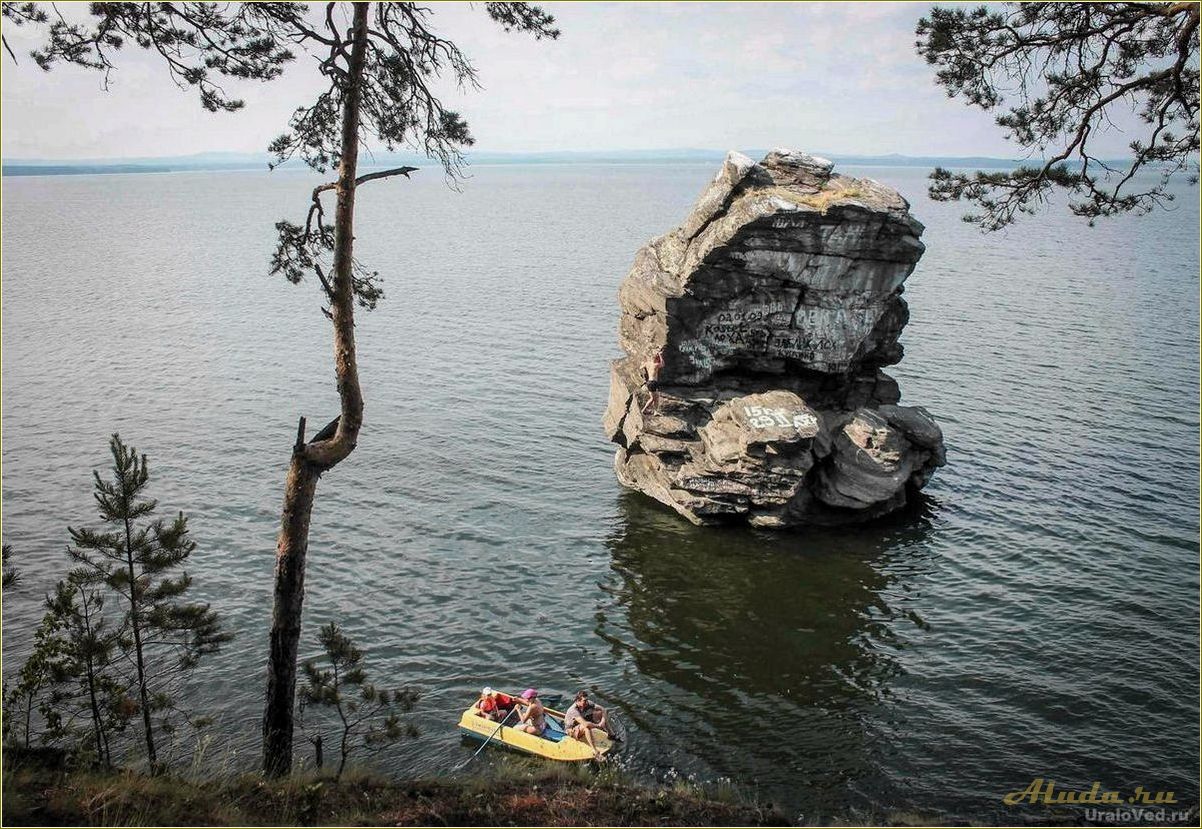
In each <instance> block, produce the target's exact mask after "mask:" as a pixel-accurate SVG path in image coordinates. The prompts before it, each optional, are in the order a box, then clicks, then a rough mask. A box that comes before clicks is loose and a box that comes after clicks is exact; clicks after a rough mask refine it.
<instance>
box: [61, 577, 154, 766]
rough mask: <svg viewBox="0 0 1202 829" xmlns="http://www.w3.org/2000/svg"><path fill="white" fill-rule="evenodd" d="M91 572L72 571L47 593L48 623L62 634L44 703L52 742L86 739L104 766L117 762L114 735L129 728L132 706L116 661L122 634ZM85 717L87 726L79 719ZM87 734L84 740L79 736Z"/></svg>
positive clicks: (86, 745)
mask: <svg viewBox="0 0 1202 829" xmlns="http://www.w3.org/2000/svg"><path fill="white" fill-rule="evenodd" d="M89 575H90V574H89V573H87V572H86V571H84V570H83V569H78V570H75V571H72V572H71V573H70V574H69V575H68V576H67V578H65V579H63V580H62V581H60V582H59V583H58V584H57V585H56V586H55V591H54V594H53V595H51V596H47V597H46V609H47V614H46V619H45V621H44V624H46V625H47V626H48V628H50V629H51V630H53V631H54V633H55V634H56V636H55V638H56V642H55V646H54V648H53V656H52V657H51V658H50V659H49V660H48V665H49V676H48V679H49V683H50V688H51V691H50V694H49V695H48V696H47V697H46V699H45V700H44V702H43V706H42V715H43V717H44V719H45V722H46V731H47V734H48V735H49V737H48V738H49V739H50V740H52V741H53V740H56V739H59V738H66V739H68V740H74V741H76V742H82V744H83V745H84V746H85V747H86V749H87V752H88V753H93V755H94V757H95V761H96V763H97V764H98V765H100V766H103V767H105V768H109V767H111V766H112V762H113V760H112V747H111V741H110V737H111V735H112V734H113V733H114V732H116V731H119V730H121V729H123V728H124V727H125V724H126V722H127V720H128V719H129V715H130V714H131V713H132V710H133V709H132V708H131V706H130V705H129V697H128V695H127V693H126V687H125V684H124V683H123V682H122V681H121V679H120V677H119V674H118V671H117V665H116V664H115V660H116V659H117V658H118V656H119V652H120V642H121V633H120V631H119V630H115V629H110V627H109V626H108V625H107V623H106V620H105V618H104V595H103V593H102V592H101V591H100V590H97V589H94V588H92V587H89V584H88V583H89ZM81 720H82V721H84V722H86V723H87V725H86V726H85V727H83V728H81V727H80V726H79V725H77V723H78V722H79V721H81ZM79 738H82V739H79Z"/></svg>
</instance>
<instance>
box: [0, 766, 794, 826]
mask: <svg viewBox="0 0 1202 829" xmlns="http://www.w3.org/2000/svg"><path fill="white" fill-rule="evenodd" d="M729 793H730V790H727V794H728V795H729ZM271 824H275V825H281V824H282V825H297V826H312V825H395V826H414V825H452V826H454V825H458V826H491V825H506V824H508V825H517V826H539V825H559V826H583V825H602V826H606V825H609V826H623V825H640V826H656V825H724V826H764V825H773V826H779V825H787V821H786V820H785V818H784V816H782V815H781V814H779V813H778V812H776V811H774V810H772V809H770V808H764V807H761V806H757V805H754V804H751V803H747V802H743V801H742V800H741V799H738V798H729V797H728V799H726V800H725V801H719V800H716V799H714V798H712V797H709V796H707V793H706V789H705V788H704V787H700V786H697V785H695V784H676V785H673V786H670V787H655V788H649V787H642V786H636V785H633V784H631V783H630V782H628V781H626V780H624V779H623V775H622V774H621V773H620V772H614V771H609V770H604V769H603V770H602V771H600V772H596V773H595V772H593V771H591V770H590V769H589V768H588V767H582V766H549V765H548V764H546V763H535V762H526V761H514V762H513V763H512V764H510V763H502V764H501V767H500V769H499V773H497V774H496V775H494V776H491V777H487V778H481V777H473V778H470V779H467V780H457V779H444V780H419V781H388V780H385V779H382V778H379V777H374V776H370V775H366V774H363V773H361V772H357V771H356V770H354V769H350V770H348V772H347V773H346V774H345V775H343V777H342V779H341V780H339V781H335V780H333V779H330V778H328V777H327V778H322V777H318V776H314V775H307V776H306V775H295V776H293V777H291V778H288V779H283V780H264V779H263V778H262V777H259V776H257V775H247V776H242V777H235V778H232V779H225V780H208V781H200V782H198V781H195V780H191V779H186V778H183V777H168V776H157V777H148V776H145V775H140V774H135V773H131V772H108V773H102V772H92V771H66V770H63V769H62V768H60V767H57V766H56V765H55V763H54V758H52V757H47V756H46V755H45V754H42V755H38V754H36V753H26V754H23V755H16V756H14V753H13V752H8V756H6V757H5V771H4V825H6V826H30V825H38V826H45V825H105V826H147V825H166V826H196V825H228V826H262V825H271Z"/></svg>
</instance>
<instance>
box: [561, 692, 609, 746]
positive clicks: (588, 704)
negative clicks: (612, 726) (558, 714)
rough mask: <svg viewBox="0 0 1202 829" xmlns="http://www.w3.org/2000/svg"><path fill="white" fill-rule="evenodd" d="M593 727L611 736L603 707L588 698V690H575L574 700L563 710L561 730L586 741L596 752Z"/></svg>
mask: <svg viewBox="0 0 1202 829" xmlns="http://www.w3.org/2000/svg"><path fill="white" fill-rule="evenodd" d="M594 728H596V729H600V730H601V731H604V732H605V733H606V734H608V735H609V736H611V737H612V736H613V734H612V733H611V732H610V730H609V718H608V716H607V715H606V713H605V709H604V708H602V707H601V706H600V705H596V704H594V703H593V702H592V701H591V700H590V699H589V698H588V691H577V692H576V699H575V701H574V702H573V703H572V705H571V706H570V707H569V708H568V710H567V711H565V712H564V715H563V730H564V731H565V732H566V733H567V735H568V736H569V737H574V738H576V739H577V740H583V741H584V742H586V743H588V747H589V748H591V749H592V750H593V751H594V752H596V751H597V745H596V743H595V742H594V741H593V729H594Z"/></svg>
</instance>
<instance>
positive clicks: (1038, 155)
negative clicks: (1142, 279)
mask: <svg viewBox="0 0 1202 829" xmlns="http://www.w3.org/2000/svg"><path fill="white" fill-rule="evenodd" d="M1199 8H1200V7H1199V4H1198V3H1196V2H1192V3H1088V2H1087V3H1004V4H993V5H990V6H980V7H978V8H963V7H959V8H943V7H935V8H932V9H931V11H930V14H929V16H927V17H924V18H923V19H922V20H920V21H919V22H918V29H917V34H918V41H917V43H916V44H915V45H916V46H917V47H918V52H919V54H921V55H922V56H923V57H924V58H926V60H927V63H929V64H930V65H931V66H932V67H934V68H935V80H936V81H937V82H938V83H939V85H940V86H942V87H943V88H944V89H946V90H947V94H948V96H949V97H955V98H960V99H962V100H963V101H964V102H965V103H966V104H968V105H970V106H974V107H978V108H980V109H982V110H984V111H986V112H999V114H998V115H997V116H996V122H997V124H998V126H999V127H1001V128H1002V129H1003V130H1004V131H1005V135H1006V138H1007V139H1008V140H1012V141H1014V142H1015V143H1016V144H1018V146H1019V147H1020V148H1021V150H1022V154H1023V157H1025V158H1033V159H1041V160H1039V161H1038V163H1034V164H1024V165H1022V166H1020V167H1018V168H1016V169H1014V170H1006V171H998V172H989V171H981V170H979V171H977V172H975V173H960V172H954V171H951V170H946V169H944V168H942V167H940V168H937V169H936V170H935V171H934V172H932V173H931V186H930V195H931V198H933V199H935V200H936V201H959V200H963V201H967V202H969V203H971V204H972V205H973V206H974V207H975V208H976V209H977V211H978V212H975V213H970V214H968V215H966V216H965V217H964V220H965V221H968V222H973V223H976V224H977V225H978V226H979V227H981V228H982V229H983V230H997V229H999V228H1002V227H1005V226H1006V225H1008V224H1010V223H1012V222H1013V221H1014V220H1015V219H1017V218H1019V216H1020V214H1024V213H1027V214H1029V213H1034V212H1035V210H1036V208H1038V207H1039V206H1040V205H1042V204H1044V203H1045V202H1046V201H1047V200H1048V197H1049V195H1050V194H1051V192H1052V191H1053V190H1055V189H1061V190H1066V191H1068V193H1069V194H1071V196H1072V200H1071V201H1070V203H1069V209H1070V210H1071V211H1072V212H1073V213H1074V214H1076V215H1078V216H1083V217H1085V218H1087V219H1089V221H1090V222H1091V223H1092V222H1093V221H1094V220H1095V219H1097V218H1099V217H1102V216H1115V215H1118V214H1121V213H1135V214H1137V215H1142V214H1144V213H1147V212H1148V211H1150V210H1153V209H1156V208H1162V207H1165V206H1166V205H1167V204H1168V203H1169V202H1171V201H1172V200H1173V194H1172V193H1171V192H1169V182H1170V181H1171V180H1172V179H1173V177H1174V176H1180V177H1183V178H1185V180H1186V181H1187V182H1189V183H1190V184H1196V183H1197V181H1198V147H1199V143H1198V135H1199V133H1198V129H1199V123H1198V26H1199V22H1198V21H1199ZM1121 113H1134V114H1135V115H1136V116H1137V117H1138V119H1139V123H1138V124H1137V125H1136V128H1135V129H1134V130H1132V136H1131V138H1132V140H1131V142H1130V144H1129V145H1128V149H1129V151H1130V153H1129V156H1128V158H1127V160H1126V161H1125V163H1124V164H1122V165H1118V166H1116V165H1114V164H1113V163H1112V162H1111V161H1108V160H1106V159H1103V158H1100V157H1099V155H1098V153H1099V152H1100V151H1099V150H1098V149H1097V148H1096V144H1097V139H1098V137H1099V136H1102V135H1105V134H1106V133H1107V132H1109V131H1111V130H1112V129H1113V124H1112V122H1111V118H1112V117H1114V116H1115V115H1116V114H1121ZM1091 142H1092V143H1091ZM1140 173H1151V174H1153V175H1151V176H1147V175H1143V176H1141V175H1138V174H1140Z"/></svg>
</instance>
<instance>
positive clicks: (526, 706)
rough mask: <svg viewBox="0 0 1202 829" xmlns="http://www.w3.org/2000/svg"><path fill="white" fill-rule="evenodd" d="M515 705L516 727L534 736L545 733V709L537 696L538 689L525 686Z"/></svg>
mask: <svg viewBox="0 0 1202 829" xmlns="http://www.w3.org/2000/svg"><path fill="white" fill-rule="evenodd" d="M517 705H518V728H520V729H521V730H522V731H525V732H526V733H527V734H533V735H534V736H535V737H542V736H543V735H545V734H546V733H547V710H546V709H545V708H543V703H542V701H541V700H540V699H539V698H538V691H537V690H536V689H534V688H527V689H526V690H525V691H523V692H522V697H521V699H519V700H517Z"/></svg>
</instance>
